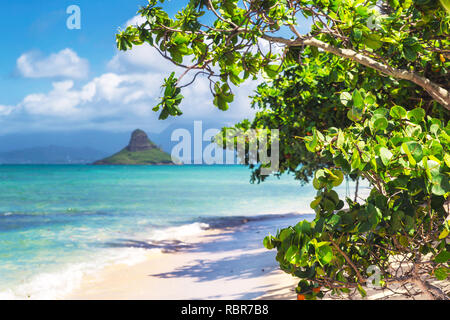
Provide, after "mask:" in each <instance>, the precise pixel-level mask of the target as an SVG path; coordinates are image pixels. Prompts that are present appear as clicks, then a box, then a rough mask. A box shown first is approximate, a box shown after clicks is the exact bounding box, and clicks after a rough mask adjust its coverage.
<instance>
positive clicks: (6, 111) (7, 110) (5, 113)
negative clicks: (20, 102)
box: [0, 105, 14, 116]
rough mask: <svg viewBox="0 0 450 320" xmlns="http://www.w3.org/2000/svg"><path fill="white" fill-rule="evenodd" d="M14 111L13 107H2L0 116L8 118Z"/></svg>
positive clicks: (0, 106) (0, 107)
mask: <svg viewBox="0 0 450 320" xmlns="http://www.w3.org/2000/svg"><path fill="white" fill-rule="evenodd" d="M13 111H14V107H13V106H3V105H0V116H8V115H10V114H11V113H12V112H13Z"/></svg>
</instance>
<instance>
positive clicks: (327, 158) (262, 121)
mask: <svg viewBox="0 0 450 320" xmlns="http://www.w3.org/2000/svg"><path fill="white" fill-rule="evenodd" d="M165 5H167V3H165V1H164V0H159V1H157V0H150V1H149V2H148V5H147V6H145V7H142V8H141V10H140V11H139V14H140V15H141V16H142V17H144V18H145V22H143V23H141V24H140V25H136V26H129V27H127V28H126V30H123V31H120V32H119V33H118V34H117V45H118V47H119V49H121V50H129V49H131V48H133V46H136V45H141V44H143V43H147V44H150V45H151V46H153V47H154V48H155V49H156V50H157V51H158V52H159V53H160V54H161V55H162V56H163V57H165V58H166V59H168V60H170V61H171V62H173V63H174V64H175V65H177V66H179V67H182V68H184V69H185V72H184V73H182V74H180V75H179V76H176V75H175V73H171V74H170V75H168V77H167V78H166V79H165V81H164V83H163V84H162V85H163V93H162V97H161V100H160V102H159V104H158V105H157V106H155V108H154V111H155V112H159V114H160V119H166V118H168V117H169V116H178V115H181V114H182V110H181V109H180V105H181V103H182V101H183V95H182V94H183V89H184V88H185V87H187V86H190V85H193V84H195V82H196V81H197V80H198V78H200V77H203V78H206V79H207V80H208V81H209V82H210V91H211V100H212V101H213V103H214V105H215V106H216V107H217V108H219V109H221V110H227V109H228V107H229V104H230V103H232V102H233V101H234V88H235V87H237V86H239V85H241V84H243V83H244V82H245V81H261V80H262V82H263V83H262V84H261V85H259V87H258V89H257V91H256V93H255V95H254V97H253V107H254V108H256V109H257V114H256V117H255V119H253V120H252V121H248V120H244V121H242V122H241V123H239V124H237V125H236V127H237V128H240V129H250V128H269V129H271V128H276V129H279V131H280V156H281V157H280V159H281V160H280V166H279V170H278V171H277V172H274V174H275V175H277V174H282V173H285V172H291V173H294V174H295V175H296V177H297V178H298V179H299V180H300V181H302V182H308V181H310V180H312V184H313V186H314V187H315V188H316V189H317V195H316V197H315V198H314V199H311V200H312V202H311V209H312V210H314V211H315V213H316V218H315V219H314V220H313V221H301V222H299V223H298V224H297V225H296V226H292V227H288V228H285V229H282V230H279V231H278V232H277V234H276V235H270V236H268V237H266V238H265V239H264V245H265V246H266V248H268V249H276V250H277V256H276V259H277V261H278V262H279V264H280V267H281V269H282V270H284V271H285V272H287V273H289V274H291V275H293V276H295V277H297V278H299V284H298V287H297V293H298V295H299V297H300V296H302V297H304V298H305V299H318V298H323V297H324V296H326V295H327V294H334V295H348V294H354V293H358V294H359V295H361V296H362V297H364V296H366V295H367V290H368V288H370V289H374V290H391V291H393V292H395V293H399V294H402V295H406V296H408V297H414V296H415V295H416V294H419V293H420V294H424V295H426V296H427V297H428V298H430V299H448V298H449V296H448V293H447V292H445V290H444V289H442V287H441V286H440V284H439V283H442V282H443V281H448V280H447V279H448V276H449V273H450V268H449V259H450V252H449V251H450V244H449V233H450V223H449V216H448V214H449V213H448V202H447V201H448V195H449V193H450V184H449V177H450V125H449V124H448V119H449V110H450V94H449V83H450V81H449V80H450V77H449V73H448V69H449V67H450V52H449V44H450V31H449V28H450V14H449V12H448V2H447V1H438V0H408V1H397V0H389V1H375V0H369V1H363V0H295V1H294V0H253V1H247V0H243V1H238V0H191V1H189V2H188V3H187V5H186V6H185V7H184V8H181V9H180V11H179V12H178V13H177V14H176V15H175V16H174V17H170V16H169V14H168V13H167V9H166V8H165ZM305 27H308V30H307V32H302V31H301V30H303V29H304V28H305ZM188 75H189V76H188ZM251 168H252V172H253V173H252V177H253V181H258V182H259V181H263V180H264V179H265V176H266V175H265V174H264V175H262V174H261V172H260V169H261V166H255V165H253V166H251ZM346 177H347V178H348V177H350V178H352V179H356V180H358V179H364V180H366V181H368V182H369V183H370V193H369V196H368V197H367V198H364V199H358V197H357V195H356V196H355V197H354V198H352V199H351V198H350V197H347V198H346V199H340V197H339V195H338V193H337V192H336V191H335V190H334V189H335V188H336V187H338V186H339V185H341V184H342V183H343V181H344V180H345V179H346ZM358 200H359V201H358ZM319 287H320V289H319V290H317V288H319Z"/></svg>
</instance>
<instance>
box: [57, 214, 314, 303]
mask: <svg viewBox="0 0 450 320" xmlns="http://www.w3.org/2000/svg"><path fill="white" fill-rule="evenodd" d="M312 217H313V216H312V215H308V214H292V213H291V214H270V215H259V216H253V217H245V216H240V217H226V218H221V219H220V218H219V219H216V220H215V221H216V223H215V224H214V223H213V222H211V223H210V224H209V228H206V229H205V230H204V231H202V232H201V233H199V234H197V235H193V236H186V237H181V238H180V237H177V239H176V240H175V239H173V240H171V239H166V240H163V241H160V242H151V241H150V242H146V241H145V240H143V241H140V244H141V247H143V248H145V247H147V248H149V249H150V250H148V253H147V254H146V256H145V258H144V259H143V260H142V261H140V262H138V263H136V264H132V265H129V264H127V261H123V262H119V263H116V264H112V265H108V266H106V267H103V268H101V269H100V270H99V271H96V272H94V273H91V274H87V275H85V276H83V278H82V279H81V284H80V285H79V286H78V288H76V289H74V290H72V291H71V292H70V293H69V294H66V295H64V296H62V297H61V298H60V300H208V299H215V300H253V299H283V300H289V299H292V300H295V299H296V294H295V291H294V289H295V287H296V285H297V283H298V279H295V278H293V277H292V276H290V275H288V274H285V273H284V272H282V271H281V270H279V265H278V263H277V262H276V260H275V255H276V251H275V250H267V249H265V248H264V246H263V244H262V242H263V239H264V237H265V236H266V235H268V234H269V233H272V234H274V233H276V231H277V229H280V228H284V227H287V226H290V225H295V224H297V223H298V222H299V221H300V220H303V219H308V218H312ZM200 223H202V222H200ZM205 223H208V222H206V221H205ZM146 244H147V246H146ZM158 245H159V249H160V250H152V249H155V248H156V247H158Z"/></svg>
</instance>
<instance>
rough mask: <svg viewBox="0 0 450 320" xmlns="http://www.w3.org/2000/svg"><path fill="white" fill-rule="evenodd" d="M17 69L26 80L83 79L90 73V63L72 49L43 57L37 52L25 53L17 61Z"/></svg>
mask: <svg viewBox="0 0 450 320" xmlns="http://www.w3.org/2000/svg"><path fill="white" fill-rule="evenodd" d="M17 69H18V71H19V73H20V74H21V75H22V76H24V77H25V78H58V77H60V78H69V79H81V78H85V77H87V75H88V73H89V63H88V61H87V60H86V59H82V58H80V57H79V56H78V55H77V54H76V52H74V51H73V50H72V49H63V50H61V51H59V52H58V53H52V54H50V55H49V56H48V57H43V56H42V55H41V54H39V53H36V52H28V53H24V54H23V55H21V56H20V57H19V58H18V59H17Z"/></svg>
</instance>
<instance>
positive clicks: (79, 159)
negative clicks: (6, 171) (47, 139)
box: [0, 146, 107, 164]
mask: <svg viewBox="0 0 450 320" xmlns="http://www.w3.org/2000/svg"><path fill="white" fill-rule="evenodd" d="M105 156H107V153H106V152H104V151H99V150H96V149H93V148H89V147H83V148H70V147H61V146H48V147H35V148H27V149H20V150H13V151H8V152H0V164H88V163H92V162H94V161H96V160H98V159H101V158H103V157H105Z"/></svg>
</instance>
